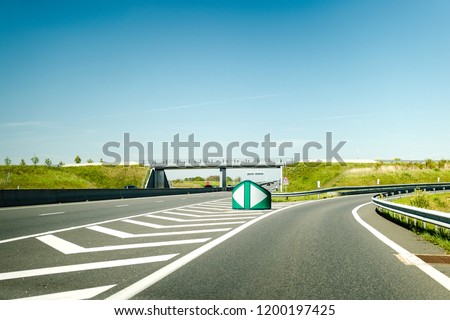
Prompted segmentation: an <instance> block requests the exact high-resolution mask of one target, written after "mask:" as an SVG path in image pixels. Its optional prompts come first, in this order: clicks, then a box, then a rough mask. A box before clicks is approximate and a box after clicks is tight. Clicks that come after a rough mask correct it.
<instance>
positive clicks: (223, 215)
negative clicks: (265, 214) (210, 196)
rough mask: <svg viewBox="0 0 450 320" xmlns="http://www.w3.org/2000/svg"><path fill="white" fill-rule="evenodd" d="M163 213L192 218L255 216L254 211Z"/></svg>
mask: <svg viewBox="0 0 450 320" xmlns="http://www.w3.org/2000/svg"><path fill="white" fill-rule="evenodd" d="M164 213H167V214H173V215H177V216H183V217H192V218H204V217H208V218H215V217H217V218H220V217H231V216H240V217H243V216H250V217H249V218H255V214H254V213H234V212H233V214H231V213H228V214H210V215H206V216H205V215H199V214H192V213H180V212H172V211H164ZM259 214H260V213H257V215H259Z"/></svg>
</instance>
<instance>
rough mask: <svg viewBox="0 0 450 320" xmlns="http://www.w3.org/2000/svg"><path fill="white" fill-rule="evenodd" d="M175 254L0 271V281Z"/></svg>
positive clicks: (143, 261) (135, 262)
mask: <svg viewBox="0 0 450 320" xmlns="http://www.w3.org/2000/svg"><path fill="white" fill-rule="evenodd" d="M177 255H178V253H175V254H166V255H160V256H154V257H143V258H133V259H124V260H112V261H104V262H92V263H83V264H74V265H69V266H59V267H49V268H41V269H32V270H22V271H12V272H5V273H0V281H3V280H12V279H20V278H29V277H37V276H47V275H52V274H59V273H69V272H76V271H87V270H96V269H106V268H113V267H123V266H131V265H138V264H146V263H152V262H163V261H168V260H170V259H172V258H173V257H175V256H177Z"/></svg>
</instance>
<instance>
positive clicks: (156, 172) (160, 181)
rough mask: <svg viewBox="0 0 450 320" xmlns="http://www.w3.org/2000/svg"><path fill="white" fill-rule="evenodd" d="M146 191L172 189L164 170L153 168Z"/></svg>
mask: <svg viewBox="0 0 450 320" xmlns="http://www.w3.org/2000/svg"><path fill="white" fill-rule="evenodd" d="M145 188H146V189H168V188H170V185H169V181H168V180H167V176H166V172H165V171H164V169H157V168H153V169H152V172H151V173H150V178H149V179H148V181H147V185H146V186H145Z"/></svg>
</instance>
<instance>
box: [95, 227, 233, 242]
mask: <svg viewBox="0 0 450 320" xmlns="http://www.w3.org/2000/svg"><path fill="white" fill-rule="evenodd" d="M87 229H89V230H92V231H97V232H101V233H104V234H107V235H110V236H114V237H117V238H121V239H129V238H144V237H161V236H177V235H186V234H198V233H213V232H227V231H230V230H231V228H222V229H204V230H189V231H174V232H159V233H143V234H132V233H128V232H123V231H119V230H114V229H110V228H106V227H102V226H92V227H88V228H87Z"/></svg>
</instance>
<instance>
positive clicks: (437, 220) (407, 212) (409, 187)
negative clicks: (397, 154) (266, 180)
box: [272, 183, 450, 229]
mask: <svg viewBox="0 0 450 320" xmlns="http://www.w3.org/2000/svg"><path fill="white" fill-rule="evenodd" d="M416 189H420V190H425V191H436V190H443V191H446V190H448V191H449V192H450V183H416V184H395V185H383V186H380V185H377V186H356V187H336V188H327V189H317V190H310V191H301V192H284V193H273V194H272V197H286V198H289V197H297V196H308V195H317V194H321V193H339V194H341V195H352V194H365V193H366V194H367V193H379V194H378V195H375V196H374V197H372V203H374V204H375V205H376V206H377V207H378V208H382V209H385V210H389V211H392V212H395V213H397V214H401V215H404V216H406V217H409V218H411V219H415V220H420V221H422V222H425V223H430V224H433V225H435V226H439V227H443V228H447V229H450V214H446V213H443V212H439V211H434V210H428V209H421V208H416V207H411V206H407V205H403V204H399V203H393V202H390V201H386V200H382V199H380V197H381V196H385V197H389V193H391V195H392V196H394V195H398V194H401V193H403V192H405V193H409V192H412V191H414V190H416Z"/></svg>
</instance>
